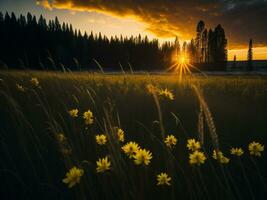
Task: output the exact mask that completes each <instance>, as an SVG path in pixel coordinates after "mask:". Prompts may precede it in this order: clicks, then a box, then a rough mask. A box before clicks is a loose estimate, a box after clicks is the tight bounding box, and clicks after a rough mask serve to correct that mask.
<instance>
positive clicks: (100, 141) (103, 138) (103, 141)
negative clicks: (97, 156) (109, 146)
mask: <svg viewBox="0 0 267 200" xmlns="http://www.w3.org/2000/svg"><path fill="white" fill-rule="evenodd" d="M95 140H96V143H97V144H99V145H104V144H106V143H107V136H105V135H104V134H101V135H96V136H95Z"/></svg>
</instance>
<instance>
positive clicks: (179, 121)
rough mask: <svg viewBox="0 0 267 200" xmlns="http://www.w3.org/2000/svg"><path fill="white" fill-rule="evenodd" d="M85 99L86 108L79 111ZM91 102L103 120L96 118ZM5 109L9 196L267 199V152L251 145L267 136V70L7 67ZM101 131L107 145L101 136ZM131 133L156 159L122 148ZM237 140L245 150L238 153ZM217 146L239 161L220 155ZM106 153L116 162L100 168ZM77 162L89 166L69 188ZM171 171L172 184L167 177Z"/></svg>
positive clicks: (3, 190)
mask: <svg viewBox="0 0 267 200" xmlns="http://www.w3.org/2000/svg"><path fill="white" fill-rule="evenodd" d="M32 78H37V81H36V79H35V81H31V80H32ZM16 84H18V85H16ZM149 84H151V85H153V86H155V87H156V88H158V89H156V91H158V90H160V89H165V88H167V89H168V91H171V93H172V94H173V95H174V99H173V100H171V99H170V98H168V96H166V95H164V94H160V93H158V92H155V91H152V92H151V91H150V92H149V91H148V89H147V86H148V85H149ZM200 105H201V106H200ZM76 108H77V109H78V114H77V117H72V116H70V114H69V111H70V110H72V109H76ZM200 108H201V109H200ZM88 110H90V111H91V112H92V114H93V117H92V119H93V122H92V123H87V124H86V120H85V119H84V118H83V113H84V112H86V111H88ZM0 113H1V115H0V122H1V125H0V180H1V181H0V185H1V186H0V195H1V196H0V199H116V200H117V199H266V198H267V197H266V194H267V186H266V182H267V173H266V167H267V158H266V154H265V153H264V152H262V154H261V156H254V155H250V152H249V150H248V145H249V143H251V142H252V141H256V142H259V143H261V144H263V145H264V144H265V143H266V141H267V77H265V76H240V77H238V76H227V77H226V76H210V77H203V76H197V77H189V76H187V77H184V78H183V80H182V81H179V80H178V77H177V76H175V75H149V74H143V75H131V74H120V75H119V74H118V75H105V74H99V73H55V72H34V71H27V72H16V71H2V72H0ZM116 127H117V128H121V129H122V130H123V131H124V137H125V140H124V142H120V141H119V140H118V138H117V128H116ZM98 134H104V135H105V136H106V137H107V143H106V144H104V145H99V144H97V142H96V139H95V136H96V135H98ZM170 134H172V135H174V136H175V137H176V138H177V144H176V145H175V146H174V147H172V148H169V147H168V146H166V144H165V143H164V140H165V138H166V136H167V135H170ZM190 138H194V139H196V140H198V141H200V143H201V149H199V151H200V152H203V153H204V155H205V157H206V160H205V162H204V163H203V164H199V165H198V164H192V163H191V164H190V163H189V154H193V152H191V151H189V150H188V149H187V140H188V139H190ZM130 141H134V142H136V143H138V144H139V145H140V147H142V148H145V149H146V150H149V151H150V152H151V153H152V159H151V160H150V161H151V162H150V163H149V164H148V165H146V164H140V165H137V164H136V163H135V162H134V159H137V158H136V157H135V158H129V157H128V156H127V155H126V154H125V153H124V152H123V151H122V149H121V147H122V146H123V145H125V144H126V143H127V142H130ZM232 147H240V148H242V149H243V150H244V154H243V155H242V156H240V157H239V156H235V155H231V154H230V149H231V148H232ZM214 149H216V150H217V151H218V150H221V151H222V152H223V153H224V156H225V157H227V158H229V159H230V160H229V162H228V163H224V164H222V163H220V162H218V161H219V159H217V160H215V159H214V158H213V157H212V155H213V150H214ZM136 155H137V153H136V154H135V156H136ZM105 156H107V158H108V160H109V161H110V162H111V166H110V169H108V170H106V171H104V172H103V173H97V171H96V168H97V166H96V161H97V160H98V159H99V158H104V157H105ZM141 161H142V159H141ZM74 166H76V167H77V168H79V169H80V170H82V171H83V173H81V177H80V181H78V180H77V181H76V184H75V185H74V186H73V187H71V188H69V187H68V185H67V184H65V183H63V181H62V180H63V179H64V178H65V177H66V173H67V172H68V171H69V170H70V169H71V168H72V167H74ZM80 172H81V171H80ZM161 172H164V173H167V174H168V175H169V176H170V177H171V180H170V185H157V175H158V174H160V173H161Z"/></svg>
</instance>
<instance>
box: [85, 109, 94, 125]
mask: <svg viewBox="0 0 267 200" xmlns="http://www.w3.org/2000/svg"><path fill="white" fill-rule="evenodd" d="M83 119H84V121H85V124H86V125H90V124H92V123H93V122H94V119H93V113H92V112H91V111H90V110H88V111H86V112H84V113H83Z"/></svg>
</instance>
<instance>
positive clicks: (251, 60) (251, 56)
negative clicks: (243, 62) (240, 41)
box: [247, 39, 253, 71]
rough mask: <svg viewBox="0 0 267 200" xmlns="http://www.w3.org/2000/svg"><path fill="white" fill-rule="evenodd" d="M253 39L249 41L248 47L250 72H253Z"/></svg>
mask: <svg viewBox="0 0 267 200" xmlns="http://www.w3.org/2000/svg"><path fill="white" fill-rule="evenodd" d="M252 48H253V47H252V39H250V40H249V45H248V61H247V62H248V70H249V71H252V70H253V50H252Z"/></svg>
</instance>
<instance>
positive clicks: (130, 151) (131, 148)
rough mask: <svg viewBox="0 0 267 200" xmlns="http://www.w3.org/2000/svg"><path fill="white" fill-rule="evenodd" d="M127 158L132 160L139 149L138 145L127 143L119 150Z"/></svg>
mask: <svg viewBox="0 0 267 200" xmlns="http://www.w3.org/2000/svg"><path fill="white" fill-rule="evenodd" d="M121 149H122V150H123V151H124V153H125V154H127V155H128V156H129V158H133V156H134V155H135V153H136V152H137V151H138V150H139V149H140V147H139V145H138V144H137V143H135V142H128V143H127V144H125V145H124V146H123V147H122V148H121Z"/></svg>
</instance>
